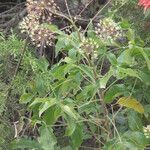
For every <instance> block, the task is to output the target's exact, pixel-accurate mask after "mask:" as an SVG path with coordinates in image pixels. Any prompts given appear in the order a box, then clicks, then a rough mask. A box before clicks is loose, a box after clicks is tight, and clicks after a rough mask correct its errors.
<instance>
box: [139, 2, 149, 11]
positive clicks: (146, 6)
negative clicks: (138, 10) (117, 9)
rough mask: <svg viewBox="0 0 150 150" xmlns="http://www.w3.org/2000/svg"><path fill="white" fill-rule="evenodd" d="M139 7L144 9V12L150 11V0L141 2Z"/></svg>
mask: <svg viewBox="0 0 150 150" xmlns="http://www.w3.org/2000/svg"><path fill="white" fill-rule="evenodd" d="M139 5H140V6H142V7H144V10H147V9H150V0H139Z"/></svg>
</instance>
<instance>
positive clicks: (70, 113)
mask: <svg viewBox="0 0 150 150" xmlns="http://www.w3.org/2000/svg"><path fill="white" fill-rule="evenodd" d="M60 107H61V108H62V110H63V111H64V112H65V113H66V114H67V115H68V116H70V117H71V118H74V119H75V120H77V119H78V117H79V116H78V114H77V113H76V112H75V110H74V109H73V108H72V107H71V106H68V105H61V106H60Z"/></svg>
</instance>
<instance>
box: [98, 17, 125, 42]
mask: <svg viewBox="0 0 150 150" xmlns="http://www.w3.org/2000/svg"><path fill="white" fill-rule="evenodd" d="M95 33H96V35H97V36H98V37H99V38H100V39H102V40H103V41H104V42H105V41H108V40H116V39H118V38H121V37H122V36H123V33H122V30H121V28H120V26H119V25H118V24H117V23H115V22H114V21H113V20H112V19H110V18H104V19H101V20H100V21H99V23H97V24H96V27H95Z"/></svg>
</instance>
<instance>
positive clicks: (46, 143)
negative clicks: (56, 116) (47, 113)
mask: <svg viewBox="0 0 150 150" xmlns="http://www.w3.org/2000/svg"><path fill="white" fill-rule="evenodd" d="M38 141H39V143H40V144H41V147H42V148H43V150H55V145H56V143H57V141H56V137H55V135H54V133H53V129H52V128H51V127H50V126H42V127H40V137H39V139H38Z"/></svg>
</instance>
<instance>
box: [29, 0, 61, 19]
mask: <svg viewBox="0 0 150 150" xmlns="http://www.w3.org/2000/svg"><path fill="white" fill-rule="evenodd" d="M58 9H59V8H58V7H57V5H56V3H55V2H54V0H38V1H33V0H27V11H28V14H34V13H35V14H36V17H38V18H40V19H41V20H40V21H41V22H45V21H46V22H51V19H52V16H53V13H55V12H56V11H57V10H58Z"/></svg>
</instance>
